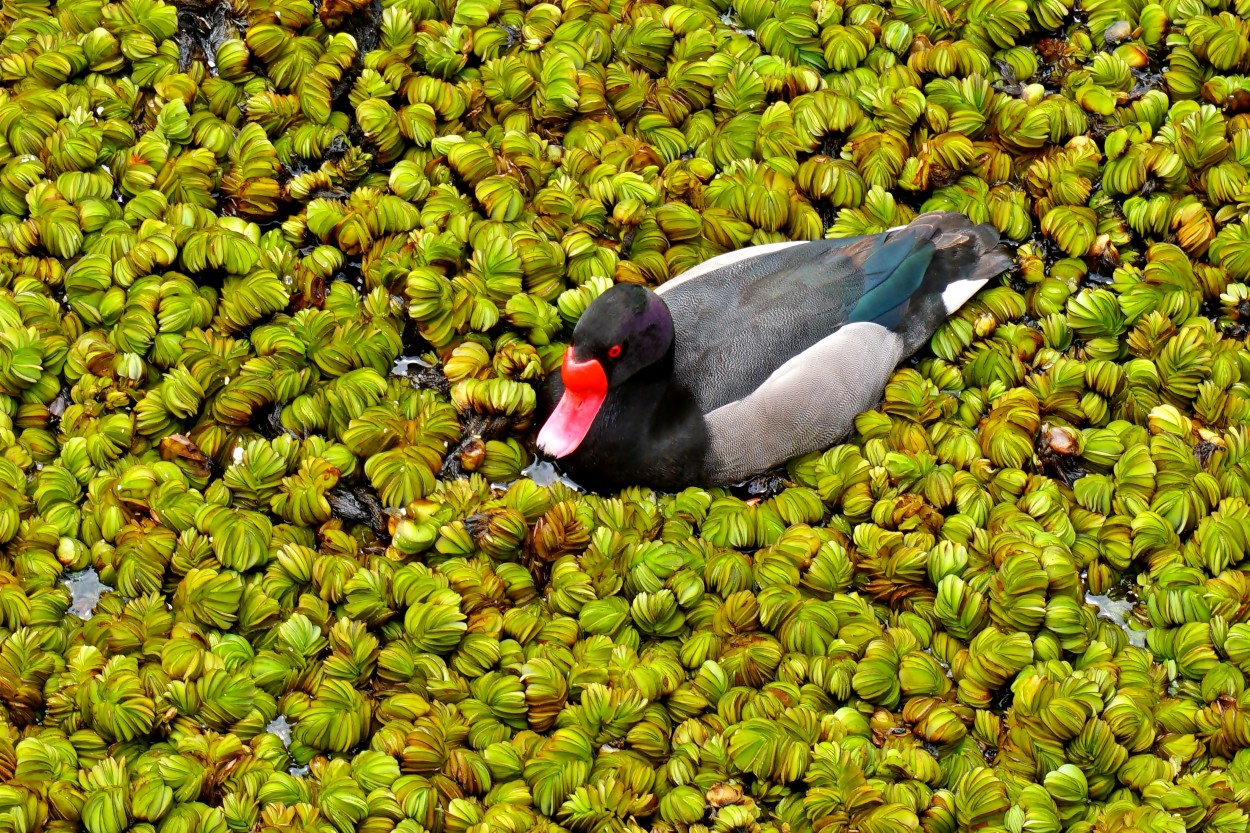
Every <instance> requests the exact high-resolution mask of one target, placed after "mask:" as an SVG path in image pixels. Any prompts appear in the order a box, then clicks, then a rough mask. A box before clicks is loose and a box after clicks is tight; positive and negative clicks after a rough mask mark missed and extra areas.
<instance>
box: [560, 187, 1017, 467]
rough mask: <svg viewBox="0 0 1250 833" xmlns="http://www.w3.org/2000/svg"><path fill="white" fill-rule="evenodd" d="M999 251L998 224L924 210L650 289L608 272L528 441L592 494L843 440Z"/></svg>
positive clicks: (692, 272) (996, 265) (1000, 264)
mask: <svg viewBox="0 0 1250 833" xmlns="http://www.w3.org/2000/svg"><path fill="white" fill-rule="evenodd" d="M1011 264H1012V258H1011V256H1010V255H1009V254H1008V253H1007V251H1006V247H1005V246H1004V244H1003V242H1002V239H1001V236H1000V234H999V232H998V231H997V230H996V229H995V228H994V227H993V226H992V225H989V224H977V223H973V222H972V221H971V220H969V219H968V218H967V217H966V216H964V215H963V214H959V213H956V212H947V211H934V212H928V213H924V214H920V215H918V216H916V217H915V219H913V220H912V221H911V222H910V223H908V224H907V225H905V226H899V227H896V228H892V229H888V230H886V231H884V232H880V233H877V234H869V235H861V236H855V237H844V238H839V239H827V240H814V241H793V242H783V243H769V244H764V245H758V246H750V247H746V248H742V249H738V250H735V251H730V252H727V253H725V254H721V255H718V256H716V257H713V258H711V259H709V260H707V261H705V262H703V263H700V264H699V265H697V266H695V267H693V268H691V269H689V270H687V271H686V272H684V273H682V274H680V275H678V276H676V277H674V278H672V279H670V280H668V281H667V282H665V283H662V284H660V285H659V286H658V287H657V288H655V289H654V290H653V289H649V288H647V287H645V286H643V285H641V284H637V283H624V282H622V283H617V284H614V285H613V286H612V287H610V288H609V289H608V290H606V291H605V292H603V293H602V294H601V295H599V296H598V297H597V298H596V299H595V300H594V301H592V302H591V303H590V304H589V305H588V306H587V308H586V310H585V311H584V312H583V313H582V315H581V317H580V318H579V319H578V321H577V324H576V325H575V327H574V329H573V333H572V340H571V343H570V344H569V346H568V348H567V349H566V351H565V353H564V356H563V360H562V364H561V367H560V370H559V372H558V373H552V374H551V375H550V376H549V377H548V379H547V381H546V383H545V385H544V387H543V390H542V392H541V396H540V403H539V407H540V414H539V415H540V419H542V422H541V428H540V430H539V432H538V436H537V447H538V451H539V452H540V454H542V455H543V456H544V457H546V458H547V459H549V460H551V461H553V464H554V465H555V466H556V467H558V468H559V469H560V470H562V471H563V472H564V474H566V475H567V476H568V477H569V478H571V479H572V480H573V481H574V482H575V483H577V484H578V485H580V486H582V487H584V488H587V489H591V490H594V491H599V492H614V491H619V490H621V489H623V488H626V487H629V486H641V487H646V488H651V489H655V490H659V491H666V492H677V491H680V490H682V489H684V488H687V487H690V486H703V487H716V486H731V485H734V484H740V483H743V482H745V481H747V480H750V479H751V478H754V477H757V476H759V475H762V474H764V473H765V472H769V471H772V470H775V469H777V468H778V467H779V466H782V465H784V464H785V463H786V462H788V461H790V460H792V459H794V458H796V457H800V456H803V455H805V454H808V453H810V452H813V451H818V450H822V449H825V448H829V447H831V446H833V445H836V444H837V443H839V442H840V441H842V440H843V439H845V438H846V437H847V435H848V434H849V433H850V432H851V430H852V429H853V427H854V421H855V418H856V416H857V415H858V414H860V413H861V412H863V411H866V410H870V409H871V408H873V407H876V405H877V404H878V403H879V402H880V400H881V396H882V394H883V392H884V389H885V386H886V383H887V381H888V380H889V378H890V376H891V374H893V372H894V371H895V369H896V368H897V367H898V365H899V363H900V362H902V361H904V360H905V359H907V358H909V357H911V356H912V355H913V354H915V353H916V352H917V351H918V350H919V349H920V348H921V347H922V346H924V345H925V344H926V343H927V342H928V340H929V338H930V337H931V336H932V335H933V333H934V332H935V331H936V330H937V328H938V327H939V326H940V325H941V324H942V322H943V321H944V320H945V319H946V318H947V317H948V316H950V315H952V314H953V313H955V312H956V311H957V310H959V309H960V308H961V307H962V306H963V305H964V304H965V303H967V302H968V301H969V300H970V299H971V298H972V297H973V296H974V295H975V294H976V292H977V291H978V290H979V289H981V287H983V286H984V285H985V284H986V283H988V282H989V281H990V280H991V279H993V278H995V277H997V276H999V275H1001V274H1003V273H1004V272H1006V271H1007V270H1008V269H1009V268H1010V267H1011Z"/></svg>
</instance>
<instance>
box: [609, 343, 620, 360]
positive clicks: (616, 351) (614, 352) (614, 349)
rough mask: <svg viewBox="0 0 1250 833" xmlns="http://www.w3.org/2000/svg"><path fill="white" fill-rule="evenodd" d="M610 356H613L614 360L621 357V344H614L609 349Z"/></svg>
mask: <svg viewBox="0 0 1250 833" xmlns="http://www.w3.org/2000/svg"><path fill="white" fill-rule="evenodd" d="M608 355H609V356H611V357H612V358H614V359H615V358H616V357H617V356H619V355H621V345H619V344H613V345H612V346H611V347H609V348H608Z"/></svg>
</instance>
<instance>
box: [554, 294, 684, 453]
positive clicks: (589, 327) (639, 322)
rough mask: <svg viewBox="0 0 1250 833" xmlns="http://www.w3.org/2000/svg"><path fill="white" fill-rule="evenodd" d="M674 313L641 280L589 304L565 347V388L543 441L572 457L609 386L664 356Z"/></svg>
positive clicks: (668, 348) (670, 342)
mask: <svg viewBox="0 0 1250 833" xmlns="http://www.w3.org/2000/svg"><path fill="white" fill-rule="evenodd" d="M672 348H673V318H672V316H671V315H670V314H669V311H668V307H667V306H666V305H665V304H664V302H663V301H662V300H660V296H658V295H656V294H655V293H654V292H652V291H650V290H649V289H646V288H645V287H641V286H638V285H637V284H629V283H621V284H616V285H615V286H613V287H612V288H610V289H609V290H608V291H606V292H604V293H603V294H602V295H600V296H599V297H598V298H596V299H595V300H594V301H593V302H591V304H590V306H589V307H587V308H586V311H585V312H584V313H582V317H581V318H580V319H579V320H578V322H577V326H576V327H575V328H574V329H573V343H572V344H570V345H569V348H568V350H567V351H565V353H564V365H563V366H562V367H561V368H560V381H561V382H563V384H564V394H563V395H562V396H561V397H560V402H559V404H558V405H556V407H555V410H554V411H552V413H551V416H550V417H548V419H547V422H546V424H544V425H543V427H542V430H541V431H540V432H539V433H538V447H539V449H540V450H542V452H543V453H545V454H547V455H548V456H550V457H553V458H560V457H567V456H568V455H570V454H572V453H573V452H574V451H576V450H577V448H578V446H580V445H581V443H582V440H584V439H585V438H586V434H587V433H589V431H590V427H591V425H593V424H594V421H595V417H596V416H597V415H598V414H599V409H600V408H602V407H603V403H604V400H606V399H607V398H608V392H609V391H610V390H612V389H613V388H619V387H620V386H621V385H623V384H625V383H626V382H628V381H629V380H630V379H632V378H634V377H635V376H636V375H637V374H638V373H639V372H640V371H642V370H643V369H645V368H648V367H651V366H653V365H655V364H657V363H659V362H661V361H662V360H663V359H665V358H666V357H667V356H668V355H669V353H670V351H671V350H672Z"/></svg>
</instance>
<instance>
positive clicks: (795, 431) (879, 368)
mask: <svg viewBox="0 0 1250 833" xmlns="http://www.w3.org/2000/svg"><path fill="white" fill-rule="evenodd" d="M904 352H905V345H904V342H903V338H902V336H900V335H899V334H898V333H896V332H894V331H892V330H890V329H889V328H886V327H882V326H881V325H879V324H874V323H872V322H868V321H863V322H858V321H857V322H854V323H852V324H847V325H846V326H845V327H842V328H841V329H839V330H838V331H837V332H836V333H834V334H833V335H830V336H828V337H826V338H825V339H823V340H822V341H820V342H819V343H817V344H816V345H815V346H813V347H811V348H809V349H808V350H805V351H804V352H803V353H800V354H799V355H797V356H795V357H793V358H792V359H790V360H789V361H787V362H786V363H785V364H783V365H782V366H781V367H780V368H778V369H777V371H776V372H775V373H773V374H772V375H771V376H769V377H768V379H767V380H766V381H765V382H764V383H763V384H761V385H760V386H759V387H758V388H757V389H755V391H754V392H753V393H751V394H750V395H748V396H746V397H744V398H742V399H739V400H737V401H735V402H730V403H728V404H726V405H722V406H721V407H719V408H717V409H715V410H714V411H712V412H711V413H709V414H707V416H706V417H705V421H706V423H707V428H708V443H709V445H708V456H707V463H706V470H705V473H704V479H705V480H706V482H708V483H711V484H717V485H724V484H728V483H737V482H740V481H742V480H745V479H747V478H749V477H752V476H754V475H756V474H759V473H760V472H764V471H767V470H768V469H771V468H773V467H775V466H779V465H781V464H783V463H785V462H786V461H788V460H791V459H793V458H795V457H798V456H800V455H803V454H807V453H808V452H811V451H818V450H820V449H823V448H827V447H829V446H831V445H834V444H836V443H838V442H839V441H841V440H842V439H844V438H845V437H846V436H847V435H848V434H850V432H851V430H852V429H853V428H854V424H855V417H856V416H857V415H858V414H860V413H862V412H863V411H866V410H869V409H870V408H873V407H874V406H876V405H877V403H878V402H880V401H881V394H882V392H883V390H884V389H885V384H886V382H887V381H889V378H890V374H891V373H892V372H893V371H894V368H895V367H896V366H897V364H898V362H899V361H900V360H901V359H902V358H903V355H904Z"/></svg>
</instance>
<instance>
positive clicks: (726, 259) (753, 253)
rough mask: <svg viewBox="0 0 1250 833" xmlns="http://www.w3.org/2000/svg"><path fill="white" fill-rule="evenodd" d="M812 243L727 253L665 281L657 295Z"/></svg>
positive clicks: (760, 247)
mask: <svg viewBox="0 0 1250 833" xmlns="http://www.w3.org/2000/svg"><path fill="white" fill-rule="evenodd" d="M811 242H813V241H811V240H787V241H785V242H784V243H765V244H764V245H762V246H747V247H746V248H744V249H735V250H734V251H732V252H725V253H724V254H723V255H717V256H716V257H714V258H711V259H710V260H705V261H703V262H702V263H700V264H699V265H698V266H693V267H691V268H690V269H687V270H686V271H685V272H682V273H681V274H680V275H678V276H677V277H675V278H673V279H672V280H668V281H665V282H664V283H662V284H660V286H659V287H658V288H657V289H656V290H655V294H656V295H663V294H664V293H665V292H667V291H668V290H670V289H672V288H673V287H675V286H680V285H681V284H683V283H685V282H686V281H690V280H694V279H695V278H698V277H701V276H703V275H706V274H707V273H709V272H715V271H716V270H717V269H721V268H723V267H725V266H729V265H730V264H733V263H738V262H740V261H743V260H749V259H750V258H753V257H759V256H760V255H766V254H770V253H772V252H779V251H781V250H782V249H788V248H790V247H791V246H802V245H803V244H804V243H811Z"/></svg>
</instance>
